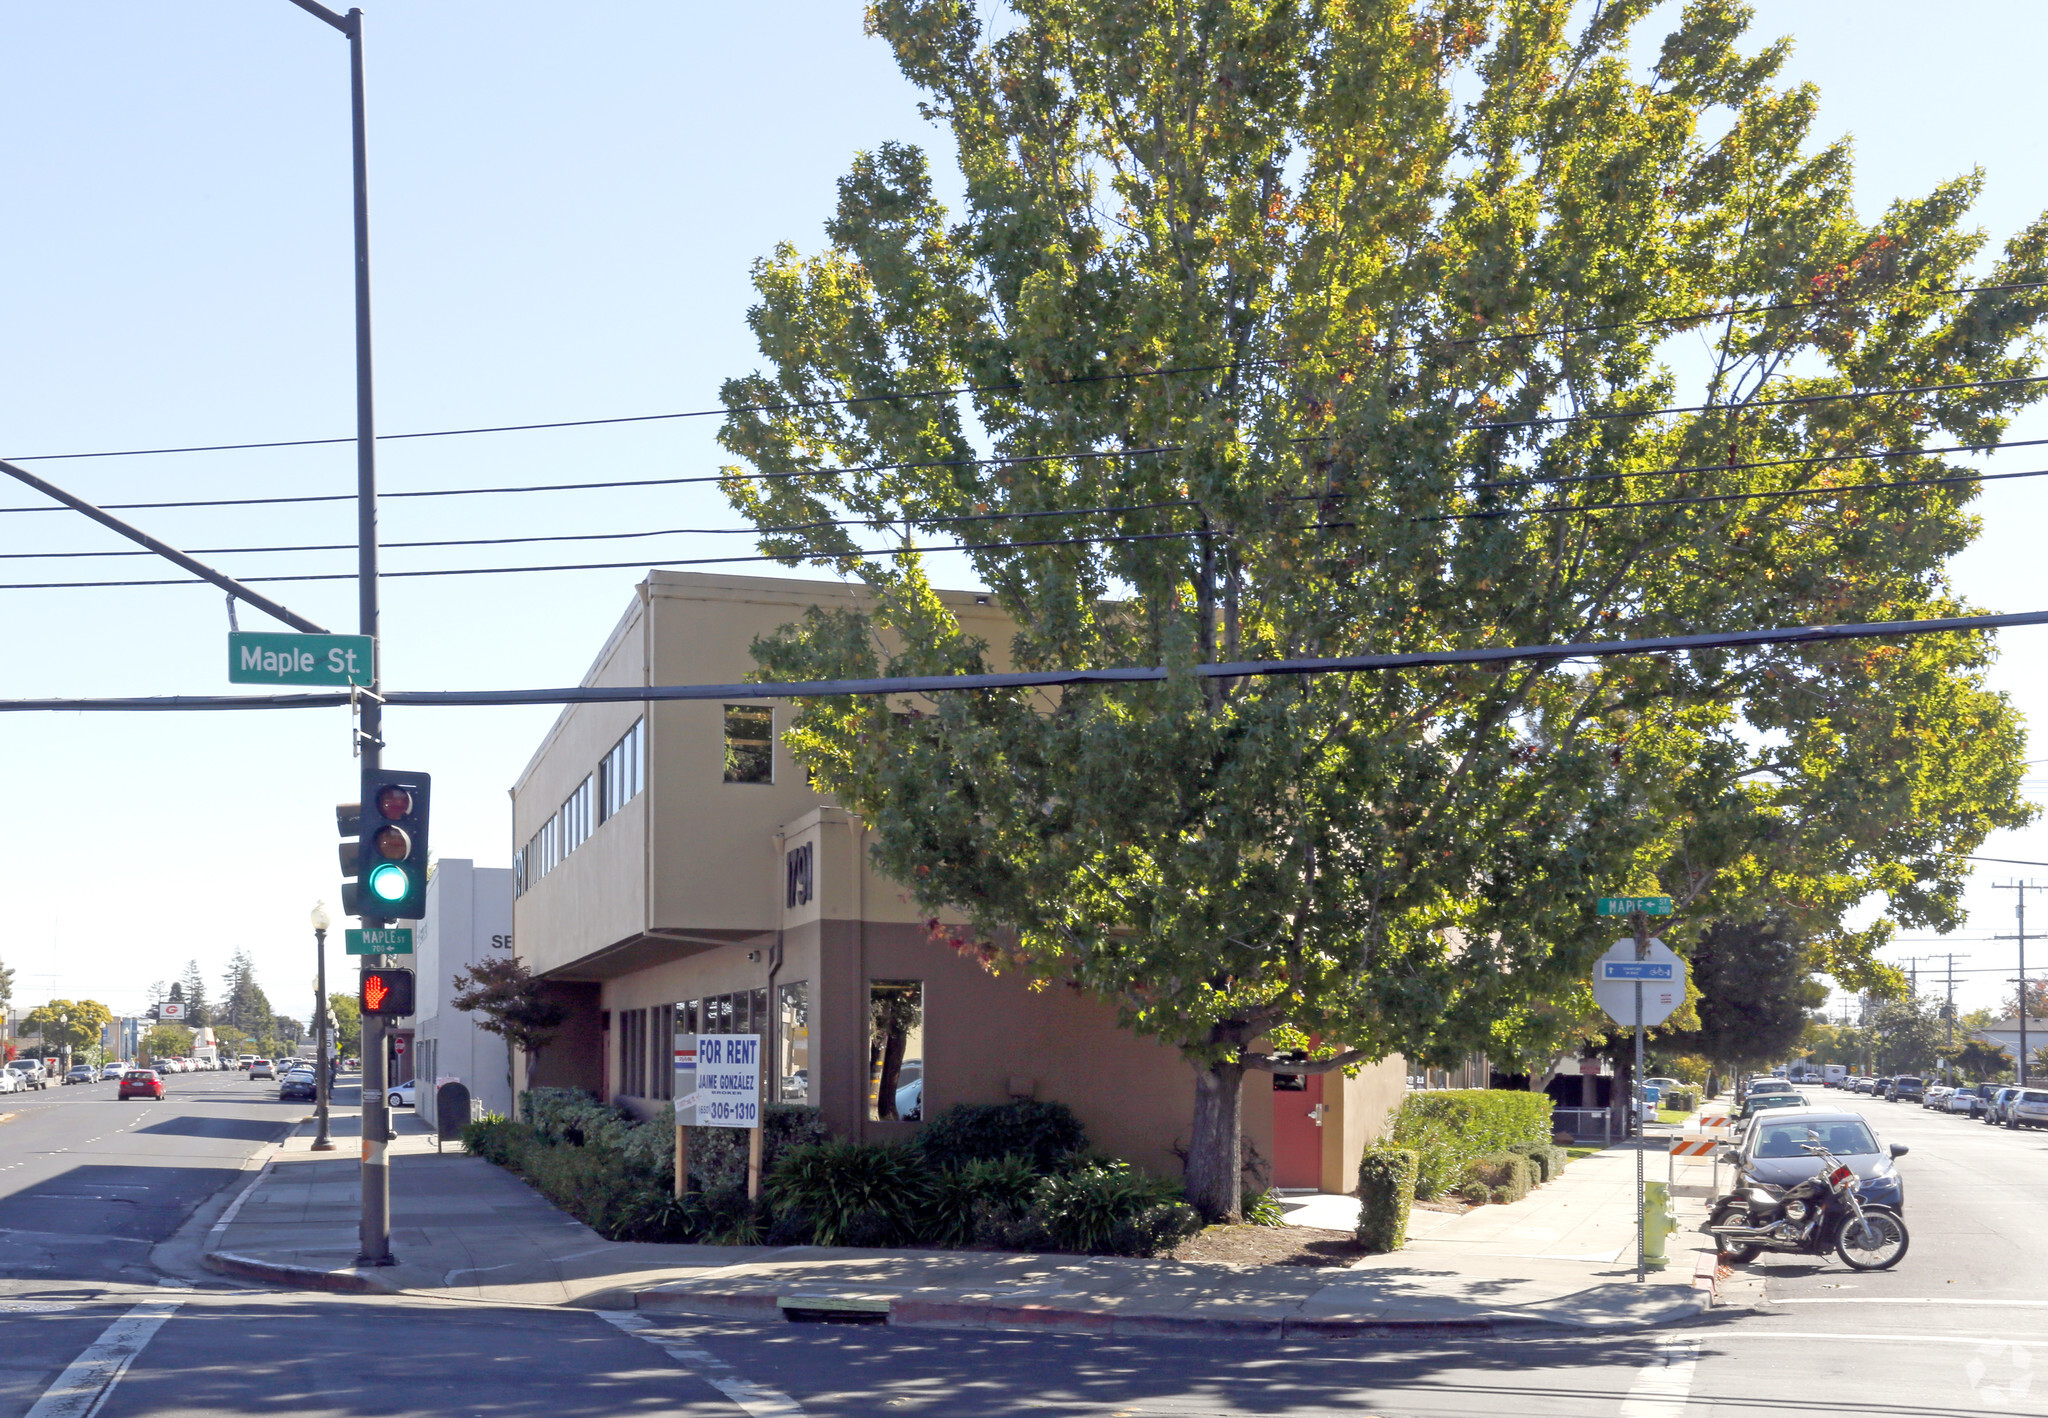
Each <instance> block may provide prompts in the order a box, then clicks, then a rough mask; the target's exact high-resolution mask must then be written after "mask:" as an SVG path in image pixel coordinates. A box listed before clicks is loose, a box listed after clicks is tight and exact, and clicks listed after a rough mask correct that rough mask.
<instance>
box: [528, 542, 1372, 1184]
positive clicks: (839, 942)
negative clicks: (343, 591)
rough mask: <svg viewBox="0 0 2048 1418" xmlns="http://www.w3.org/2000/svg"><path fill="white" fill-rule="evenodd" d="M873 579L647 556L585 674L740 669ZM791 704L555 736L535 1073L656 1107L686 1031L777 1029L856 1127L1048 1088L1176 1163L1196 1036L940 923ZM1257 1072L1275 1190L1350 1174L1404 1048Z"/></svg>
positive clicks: (642, 680)
mask: <svg viewBox="0 0 2048 1418" xmlns="http://www.w3.org/2000/svg"><path fill="white" fill-rule="evenodd" d="M862 594H863V593H862V592H861V591H860V589H859V588H857V587H848V586H847V585H845V584H843V583H838V582H829V581H825V582H818V581H799V580H794V579H781V578H769V577H749V576H724V575H699V574H684V573H674V572H664V571H656V572H652V573H650V574H649V576H648V578H647V580H646V581H645V582H643V583H642V584H641V585H640V586H639V587H638V588H637V594H636V596H635V598H634V601H633V603H632V604H631V605H630V606H628V607H627V609H626V613H625V615H624V616H623V617H622V618H621V620H620V621H619V624H618V626H617V628H616V629H614V630H613V631H612V633H611V635H610V637H609V638H608V639H607V640H606V641H605V643H604V646H603V648H602V649H601V650H600V651H599V652H598V655H597V659H596V661H595V663H594V664H593V665H592V666H591V669H590V672H589V674H588V675H587V676H586V677H585V679H584V683H585V684H588V685H607V686H621V687H626V686H632V687H640V686H647V685H675V684H723V683H735V682H738V681H741V680H743V679H744V678H745V677H746V676H747V675H748V674H749V673H750V672H751V671H753V670H754V668H755V663H754V660H753V658H752V656H751V654H750V653H749V647H750V646H751V644H752V643H753V641H754V640H755V639H756V638H757V637H761V636H766V635H769V634H772V633H773V632H774V631H775V630H776V629H777V628H779V627H781V626H784V625H787V624H790V623H792V622H794V621H796V620H799V619H801V618H802V616H803V615H804V613H805V612H806V611H807V610H808V609H809V608H811V607H812V606H820V607H825V608H831V607H834V606H841V607H843V606H846V605H848V604H849V603H851V602H852V601H854V600H855V599H856V598H858V597H859V596H860V595H862ZM943 599H944V600H945V603H946V604H947V606H948V607H950V608H951V609H952V611H953V612H954V614H955V615H957V616H958V617H959V618H960V620H961V622H962V624H963V625H964V626H965V627H966V628H967V629H968V630H969V631H970V632H971V633H974V634H977V635H979V636H981V637H982V638H983V639H984V640H985V641H987V642H988V644H989V645H990V646H992V647H997V650H996V653H998V654H999V653H1000V647H1002V646H1004V645H1005V644H1007V643H1008V640H1009V638H1010V630H1009V627H1008V624H1007V622H1006V621H1005V620H1004V618H1003V616H1002V615H1001V613H1000V612H999V611H998V610H997V609H996V608H995V607H994V606H992V605H991V604H989V598H987V597H986V596H980V595H976V594H973V593H965V592H957V593H943ZM791 713H792V711H791V710H790V709H789V708H788V707H786V706H784V705H782V704H779V703H774V702H772V701H766V700H758V699H747V700H741V699H735V700H734V701H733V702H730V703H720V702H705V701H666V702H655V703H644V702H634V703H615V704H581V705H573V706H570V707H569V708H567V709H565V710H564V711H563V713H562V715H561V717H560V718H559V719H557V721H556V722H555V724H554V727H553V728H552V729H550V730H549V732H548V734H547V736H546V738H545V739H543V741H542V742H541V745H540V747H539V749H538V750H537V751H536V753H535V754H534V756H533V759H532V761H531V762H530V763H529V764H528V765H527V767H526V770H525V771H524V772H523V773H522V774H521V775H520V777H519V781H518V783H517V784H516V785H515V786H514V788H513V789H512V824H513V839H514V857H513V891H514V904H513V935H514V939H515V941H516V944H517V949H518V951H519V954H520V956H521V957H522V958H523V959H524V960H525V961H526V962H527V964H528V965H529V967H530V968H531V969H533V970H534V971H535V972H536V973H537V974H539V975H541V976H543V977H544V978H545V979H546V980H548V981H549V982H550V988H551V989H552V990H553V991H555V992H556V993H557V994H558V995H559V996H560V997H561V998H562V999H563V1000H564V1001H565V1002H567V1003H568V1004H569V1005H570V1007H571V1011H572V1013H571V1017H570V1022H569V1024H568V1025H567V1026H566V1027H565V1028H564V1029H563V1031H562V1033H561V1035H560V1036H559V1037H558V1039H557V1040H556V1042H555V1043H553V1044H551V1045H550V1046H549V1047H548V1048H547V1049H546V1050H544V1051H543V1053H542V1055H541V1057H540V1058H539V1059H538V1060H537V1061H536V1079H537V1081H538V1082H540V1083H543V1084H551V1085H564V1086H574V1087H582V1088H587V1089H589V1090H590V1091H592V1092H594V1093H597V1094H599V1095H600V1096H602V1097H605V1098H607V1099H610V1100H614V1101H616V1102H618V1103H620V1104H622V1105H624V1106H626V1107H628V1108H630V1109H632V1110H634V1111H637V1112H642V1113H645V1114H649V1115H652V1114H655V1113H660V1112H665V1111H666V1110H667V1109H668V1108H669V1106H670V1101H669V1100H670V1099H671V1098H672V1096H673V1090H674V1083H673V1072H672V1061H673V1048H674V1036H675V1035H676V1034H677V1033H679V1032H680V1033H685V1034H688V1033H693V1032H697V1031H700V1030H701V1031H702V1032H705V1033H722V1032H734V1033H758V1034H761V1035H763V1036H764V1041H763V1042H764V1048H765V1049H766V1050H767V1058H768V1061H769V1063H768V1067H766V1068H764V1070H763V1077H764V1080H765V1083H766V1087H767V1089H768V1091H769V1093H770V1097H771V1100H773V1101H784V1102H794V1103H804V1104H809V1105H812V1106H815V1107H817V1108H819V1109H821V1110H822V1112H823V1115H824V1119H825V1121H826V1123H827V1125H828V1126H829V1127H830V1128H831V1129H832V1130H833V1131H834V1132H835V1133H836V1134H838V1135H841V1136H845V1137H852V1138H864V1139H873V1140H882V1139H889V1138H900V1137H903V1136H905V1135H907V1134H908V1133H910V1132H911V1131H913V1130H914V1129H916V1128H917V1127H918V1126H919V1124H920V1122H921V1121H922V1120H923V1119H925V1118H929V1117H931V1116H933V1115H934V1114H935V1113H937V1112H939V1111H941V1110H943V1109H945V1108H947V1107H949V1106H951V1105H952V1104H954V1103H960V1102H975V1103H987V1102H1000V1101H1002V1100H1004V1099H1007V1098H1021V1097H1029V1098H1040V1099H1051V1100H1057V1101H1059V1102H1062V1103H1065V1104H1066V1105H1068V1106H1069V1107H1071V1108H1072V1109H1073V1110H1074V1112H1075V1113H1076V1114H1078V1115H1079V1117H1080V1119H1081V1121H1082V1122H1083V1123H1084V1124H1085V1125H1086V1127H1087V1129H1088V1134H1089V1137H1090V1138H1091V1139H1092V1140H1093V1141H1094V1143H1095V1144H1096V1145H1097V1146H1098V1147H1101V1148H1104V1149H1106V1150H1108V1151H1110V1152H1113V1153H1116V1154H1118V1155H1120V1156H1123V1157H1126V1158H1128V1159H1130V1160H1131V1161H1132V1162H1134V1163H1137V1164H1138V1165H1140V1166H1142V1167H1144V1168H1146V1169H1147V1170H1150V1171H1153V1172H1156V1173H1159V1174H1161V1175H1165V1176H1177V1175H1178V1173H1179V1168H1180V1162H1179V1158H1178V1155H1177V1152H1176V1149H1177V1148H1179V1147H1183V1146H1184V1145H1185V1143H1186V1140H1187V1130H1188V1126H1189V1119H1190V1117H1191V1115H1192V1110H1193V1099H1194V1081H1193V1074H1192V1073H1191V1071H1190V1070H1189V1068H1188V1066H1187V1065H1186V1064H1185V1063H1184V1062H1182V1060H1181V1058H1180V1056H1179V1054H1178V1053H1177V1052H1176V1051H1175V1050H1173V1049H1172V1048H1170V1047H1166V1046H1164V1045H1161V1044H1159V1043H1157V1042H1156V1041H1154V1040H1151V1039H1147V1038H1141V1037H1139V1036H1137V1035H1134V1034H1132V1033H1130V1032H1129V1031H1127V1030H1125V1029H1122V1028H1120V1027H1118V1025H1117V1023H1116V1021H1115V1018H1114V1015H1113V1013H1112V1012H1111V1011H1110V1010H1109V1009H1108V1008H1107V1007H1105V1006H1103V1005H1102V1004H1100V1003H1098V1002H1096V1001H1094V1000H1092V999H1089V998H1087V997H1084V996H1082V995H1080V994H1077V993H1075V992H1073V991H1071V990H1068V989H1063V988H1053V989H1047V990H1041V991H1032V990H1030V989H1029V988H1027V982H1026V981H1025V980H1024V979H1022V978H1020V977H1016V976H1013V975H1002V976H998V975H992V974H990V973H988V971H987V970H985V969H984V968H983V967H982V966H981V965H980V964H979V963H978V962H977V961H975V960H973V959H971V958H968V957H966V956H963V955H961V954H960V953H958V952H957V951H955V950H954V949H952V948H950V947H949V946H947V945H946V944H945V943H943V939H942V938H935V937H934V935H933V934H932V932H931V931H930V930H929V929H928V927H927V925H926V923H925V915H924V913H923V912H920V911H919V910H918V909H917V908H916V906H915V904H914V903H913V902H912V901H911V900H910V898H909V896H908V894H907V893H906V892H905V891H904V890H903V888H902V887H900V886H899V885H897V884H896V883H894V882H892V881H890V880H888V879H887V878H885V877H883V876H881V875H879V874H877V873H876V872H875V870H874V869H873V867H872V866H871V865H870V861H869V853H868V844H867V831H866V829H865V827H864V826H863V824H862V823H861V821H860V820H859V819H858V818H857V817H855V816H854V815H852V814H851V813H849V812H847V811H845V810H844V809H842V808H840V807H838V806H836V805H835V804H834V803H832V802H831V801H830V800H829V799H827V798H825V797H824V796H822V795H820V794H818V793H816V792H813V791H812V790H811V788H810V787H809V786H808V784H807V783H806V781H805V775H804V771H803V769H802V768H801V767H800V766H799V765H798V764H796V763H795V762H794V761H793V760H792V759H791V758H790V756H789V754H788V751H787V749H786V747H785V746H784V744H783V742H782V734H783V732H784V731H785V730H786V729H787V728H788V727H789V723H790V715H791ZM1245 1087H1246V1096H1245V1109H1244V1118H1245V1135H1246V1137H1247V1138H1248V1139H1249V1140H1250V1141H1251V1143H1252V1145H1253V1146H1254V1147H1256V1148H1257V1149H1258V1152H1259V1154H1260V1156H1261V1157H1263V1158H1266V1159H1270V1160H1271V1161H1272V1163H1273V1168H1274V1178H1273V1180H1274V1183H1275V1184H1276V1185H1279V1186H1283V1187H1311V1188H1317V1189H1320V1190H1336V1191H1348V1190H1350V1188H1351V1186H1352V1184H1353V1178H1354V1174H1355V1169H1356V1165H1357V1159H1358V1154H1359V1151H1360V1149H1361V1148H1362V1147H1363V1146H1364V1144H1365V1143H1366V1142H1367V1141H1368V1140H1369V1139H1370V1138H1371V1137H1372V1136H1374V1135H1376V1134H1377V1132H1378V1131H1379V1129H1380V1128H1381V1126H1382V1125H1383V1123H1384V1120H1385V1116H1386V1114H1387V1112H1388V1110H1389V1109H1390V1108H1391V1107H1392V1106H1393V1105H1394V1104H1395V1103H1397V1102H1398V1101H1399V1098H1400V1096H1401V1092H1402V1090H1403V1087H1404V1078H1403V1066H1402V1064H1401V1062H1400V1060H1398V1059H1395V1060H1389V1061H1388V1062H1387V1063H1385V1064H1383V1065H1379V1066H1377V1067H1375V1068H1372V1069H1368V1070H1366V1071H1365V1072H1363V1073H1362V1074H1360V1075H1359V1076H1358V1077H1356V1078H1353V1079H1349V1080H1346V1079H1343V1078H1342V1077H1337V1076H1332V1077H1329V1078H1323V1077H1294V1078H1288V1077H1285V1076H1269V1075H1261V1074H1254V1075H1252V1076H1251V1077H1250V1079H1248V1081H1247V1083H1246V1085H1245Z"/></svg>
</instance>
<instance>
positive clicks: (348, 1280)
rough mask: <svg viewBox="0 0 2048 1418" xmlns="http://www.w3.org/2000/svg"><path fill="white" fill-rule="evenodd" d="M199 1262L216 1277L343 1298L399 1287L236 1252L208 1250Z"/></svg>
mask: <svg viewBox="0 0 2048 1418" xmlns="http://www.w3.org/2000/svg"><path fill="white" fill-rule="evenodd" d="M199 1263H200V1264H201V1265H203V1266H205V1267H206V1268H207V1269H208V1270H210V1271H213V1272H214V1273H215V1274H217V1275H232V1276H234V1277H236V1278H237V1279H240V1280H266V1281H269V1282H270V1283H272V1284H274V1285H291V1286H295V1287H297V1288H298V1289H301V1290H331V1291H333V1292H335V1293H336V1294H342V1295H395V1294H398V1293H399V1291H398V1287H396V1286H395V1285H386V1284H383V1283H382V1282H380V1281H378V1280H376V1279H375V1278H373V1277H371V1276H368V1275H364V1274H362V1273H361V1272H360V1271H355V1270H322V1269H320V1268H319V1267H318V1266H311V1265H286V1264H285V1263H283V1262H282V1261H272V1260H258V1259H256V1257H254V1256H243V1255H236V1254H235V1253H234V1252H233V1251H208V1252H206V1253H205V1254H204V1255H202V1256H200V1257H199Z"/></svg>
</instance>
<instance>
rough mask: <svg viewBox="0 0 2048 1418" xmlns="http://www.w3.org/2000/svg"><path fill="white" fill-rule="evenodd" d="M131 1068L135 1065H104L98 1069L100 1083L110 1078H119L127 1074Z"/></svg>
mask: <svg viewBox="0 0 2048 1418" xmlns="http://www.w3.org/2000/svg"><path fill="white" fill-rule="evenodd" d="M133 1067H135V1065H134V1064H131V1063H110V1064H104V1065H102V1066H101V1068H100V1081H101V1082H102V1083H104V1082H106V1081H107V1080H108V1079H110V1078H119V1077H120V1076H121V1075H122V1074H124V1073H126V1072H128V1070H129V1069H131V1068H133Z"/></svg>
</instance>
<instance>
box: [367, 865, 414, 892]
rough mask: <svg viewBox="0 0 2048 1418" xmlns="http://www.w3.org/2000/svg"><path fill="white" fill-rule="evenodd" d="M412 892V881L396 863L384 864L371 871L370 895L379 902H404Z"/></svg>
mask: <svg viewBox="0 0 2048 1418" xmlns="http://www.w3.org/2000/svg"><path fill="white" fill-rule="evenodd" d="M411 890H412V879H411V878H410V877H409V876H407V875H406V871H405V868H404V867H402V866H400V865H399V864H398V863H396V862H382V863H380V864H378V865H377V866H374V867H372V868H371V869H370V894H371V895H372V896H374V897H376V898H377V899H378V900H379V901H403V900H404V899H405V897H406V893H407V892H409V891H411Z"/></svg>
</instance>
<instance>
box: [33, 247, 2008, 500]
mask: <svg viewBox="0 0 2048 1418" xmlns="http://www.w3.org/2000/svg"><path fill="white" fill-rule="evenodd" d="M2044 286H2048V281H2015V282H2009V283H2006V284H2002V285H1980V286H1937V287H1933V288H1930V289H1924V290H1914V289H1905V288H1894V289H1891V290H1886V291H1878V292H1873V293H1872V294H1870V295H1868V296H1865V297H1861V298H1856V299H1848V298H1843V297H1839V296H1836V297H1820V298H1816V299H1812V300H1791V301H1778V302H1773V303H1768V304H1764V305H1751V306H1700V307H1696V308H1695V309H1692V310H1688V311H1682V312H1679V313H1677V314H1672V315H1645V316H1636V317H1632V318H1630V319H1627V320H1611V321H1600V322H1594V323H1590V324H1577V325H1547V326H1536V327H1534V328H1531V329H1527V330H1518V329H1513V328H1509V329H1505V330H1483V331H1475V332H1473V333H1470V334H1464V335H1444V336H1439V337H1437V338H1435V339H1431V340H1419V341H1415V342H1412V343H1409V344H1405V345H1391V346H1389V347H1388V348H1387V349H1386V350H1385V351H1384V352H1383V353H1386V354H1412V353H1414V352H1415V351H1417V350H1426V349H1438V348H1442V347H1445V346H1457V345H1466V344H1487V343H1497V344H1505V343H1508V342H1511V341H1514V340H1531V339H1540V338H1543V337H1545V336H1549V335H1584V334H1593V333H1597V332H1599V331H1602V330H1622V329H1629V328H1632V327H1637V326H1649V325H1683V324H1688V323H1691V322H1694V321H1702V320H1744V319H1750V318H1752V317H1755V316H1758V315H1771V314H1777V313H1780V312H1783V311H1788V310H1809V309H1816V308H1819V307H1823V306H1828V307H1835V308H1840V307H1844V306H1849V307H1857V306H1871V305H1878V304H1882V303H1883V302H1885V301H1887V300H1891V299H1896V298H1899V297H1911V296H1941V295H1987V294H1998V293H2001V292H2005V291H2021V290H2039V289H2041V288H2042V287H2044ZM1369 353H1370V352H1369ZM1291 363H1294V361H1292V360H1286V359H1279V358H1274V357H1270V356H1268V357H1263V358H1257V359H1252V360H1229V361H1225V362H1223V363H1219V364H1175V365H1159V366H1155V367H1152V368H1149V369H1135V370H1119V371H1110V372H1107V373H1102V374H1075V375H1062V376H1056V377H1054V378H1049V379H1036V380H1012V381H1010V382H1007V383H1002V384H953V385H945V386H942V387H940V388H936V389H915V390H911V389H906V390H899V391H895V392H891V393H887V394H855V395H844V396H838V397H832V398H823V399H791V400H786V401H782V402H777V403H769V404H740V405H735V406H733V407H731V408H727V407H723V406H721V407H719V408H712V409H683V410H678V411H675V412H671V413H658V414H619V415H614V416H610V417H604V418H585V419H550V420H547V421H545V422H541V423H500V424H478V425H475V426H472V427H468V428H434V429H423V430H419V431H416V432H412V433H380V434H378V435H377V440H378V441H379V442H402V441H405V440H409V439H420V438H463V437H468V436H470V435H473V434H484V433H533V432H540V431H544V430H548V429H557V428H598V427H603V426H606V425H612V424H634V423H661V422H667V421H673V420H676V419H696V418H717V417H720V416H723V415H726V414H733V413H782V412H788V411H792V410H800V409H822V408H840V407H848V406H853V405H859V404H878V403H902V402H905V401H909V400H916V399H952V398H958V397H959V396H961V395H963V394H1004V393H1015V392H1017V391H1019V390H1024V389H1034V388H1058V387H1061V386H1064V385H1068V384H1100V383H1108V382H1113V381H1118V380H1126V379H1153V378H1159V377H1162V376H1165V375H1169V374H1213V373H1216V372H1218V371H1221V370H1225V369H1236V368H1239V367H1241V366H1242V365H1245V364H1260V365H1273V366H1282V367H1284V366H1286V365H1288V364H1291ZM355 441H356V440H355V439H354V438H352V437H343V438H273V439H263V440H258V441H251V442H242V443H194V444H180V445H176V446H168V447H161V448H113V449H105V450H102V451H99V452H95V453H17V454H14V455H12V457H11V458H10V459H9V461H11V462H16V463H36V462H56V461H60V460H66V459H76V458H148V457H156V456H160V455H165V454H175V453H233V452H241V451H246V450H253V449H266V448H319V447H326V446H333V445H337V444H347V443H354V442H355Z"/></svg>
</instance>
